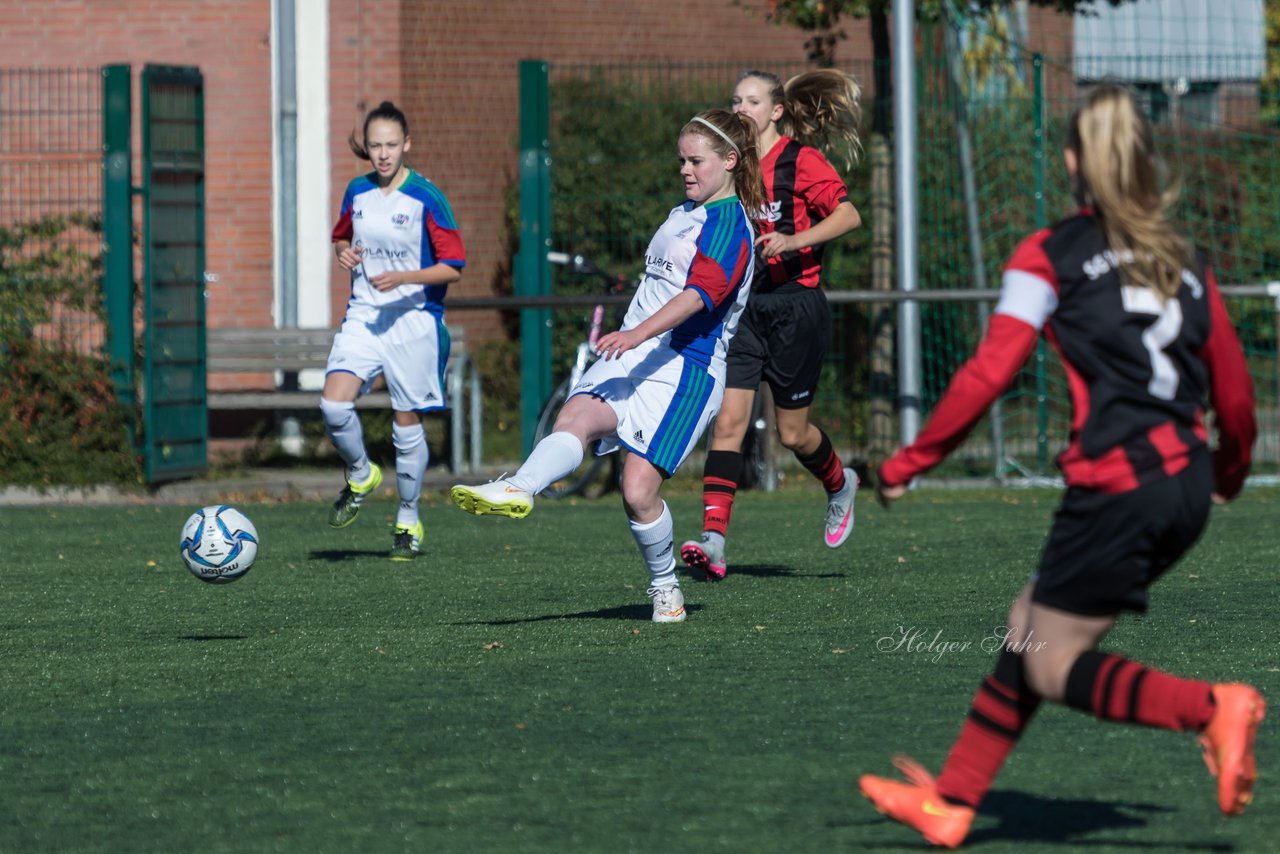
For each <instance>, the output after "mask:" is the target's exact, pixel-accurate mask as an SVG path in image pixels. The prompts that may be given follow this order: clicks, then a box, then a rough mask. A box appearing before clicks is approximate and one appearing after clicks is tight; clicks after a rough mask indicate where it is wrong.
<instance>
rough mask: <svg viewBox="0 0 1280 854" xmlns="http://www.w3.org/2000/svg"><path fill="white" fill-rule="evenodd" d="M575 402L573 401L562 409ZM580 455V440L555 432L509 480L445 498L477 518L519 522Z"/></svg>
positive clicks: (459, 488)
mask: <svg viewBox="0 0 1280 854" xmlns="http://www.w3.org/2000/svg"><path fill="white" fill-rule="evenodd" d="M584 397H585V395H584ZM577 399H578V398H573V400H571V401H570V402H569V403H568V404H565V408H566V409H568V408H569V406H571V405H573V401H574V400H577ZM602 405H604V404H602ZM606 411H608V410H606ZM583 452H584V448H583V440H581V439H579V438H578V437H577V436H575V435H574V434H572V433H569V432H566V431H561V430H557V431H556V432H555V433H552V434H551V435H550V436H547V437H546V438H544V439H543V440H542V441H541V442H539V443H538V444H537V445H536V446H535V447H534V449H533V452H532V453H531V454H529V459H527V460H525V461H524V463H523V464H522V465H521V466H520V469H519V471H517V472H516V473H515V474H513V475H512V476H511V477H510V478H507V477H505V476H504V477H500V478H498V479H497V480H495V481H493V482H492V483H486V484H484V485H482V486H461V485H460V486H455V487H454V488H453V489H452V490H450V491H449V495H450V497H452V498H453V503H454V504H457V505H458V506H459V507H461V508H462V509H463V510H466V511H467V512H468V513H474V514H475V515H477V516H509V517H511V518H512V519H523V518H524V517H525V516H528V515H529V513H530V512H531V511H532V510H533V496H535V495H537V494H538V493H540V492H542V490H544V489H546V488H547V487H548V486H550V485H551V484H553V483H555V482H556V481H557V480H559V479H560V478H562V477H564V476H565V475H567V474H568V473H569V472H571V471H573V470H574V469H576V468H577V467H578V466H580V465H582V455H583Z"/></svg>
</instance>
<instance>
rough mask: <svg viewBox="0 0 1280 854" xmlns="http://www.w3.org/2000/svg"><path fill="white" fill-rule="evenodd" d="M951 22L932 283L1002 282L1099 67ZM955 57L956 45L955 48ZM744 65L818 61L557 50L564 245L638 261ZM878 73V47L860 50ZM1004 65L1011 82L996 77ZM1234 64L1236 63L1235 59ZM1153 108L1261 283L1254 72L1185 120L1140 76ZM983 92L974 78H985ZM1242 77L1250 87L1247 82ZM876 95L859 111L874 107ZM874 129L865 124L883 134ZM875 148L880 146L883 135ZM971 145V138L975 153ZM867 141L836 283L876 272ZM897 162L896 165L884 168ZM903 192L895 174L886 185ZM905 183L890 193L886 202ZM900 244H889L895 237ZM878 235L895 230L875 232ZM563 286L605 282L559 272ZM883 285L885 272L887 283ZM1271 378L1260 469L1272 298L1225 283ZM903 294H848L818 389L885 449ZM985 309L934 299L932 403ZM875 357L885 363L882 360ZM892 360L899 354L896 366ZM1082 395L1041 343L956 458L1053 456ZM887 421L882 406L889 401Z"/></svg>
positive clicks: (926, 179)
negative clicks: (592, 60) (957, 28)
mask: <svg viewBox="0 0 1280 854" xmlns="http://www.w3.org/2000/svg"><path fill="white" fill-rule="evenodd" d="M945 36H946V34H945V32H943V30H942V28H941V27H935V28H926V29H925V31H924V42H925V44H932V45H934V46H935V48H936V49H935V50H927V51H924V54H923V56H924V58H923V59H922V60H921V62H920V64H919V67H918V74H917V81H916V83H917V88H918V92H919V94H920V98H919V104H920V119H919V139H920V151H919V155H918V156H919V161H918V166H919V175H918V182H919V190H920V212H921V213H920V235H921V240H920V246H921V248H920V254H921V257H920V261H919V271H920V287H921V288H925V289H940V290H950V289H968V288H974V287H981V286H983V283H985V285H986V286H987V287H991V288H998V287H999V285H1000V274H1001V269H1002V267H1003V264H1004V263H1005V261H1006V260H1007V259H1008V257H1009V255H1010V253H1011V252H1012V250H1013V249H1014V247H1015V246H1016V245H1017V243H1018V241H1020V240H1021V239H1022V238H1023V237H1025V236H1027V235H1028V234H1030V233H1031V232H1032V231H1034V230H1035V229H1036V228H1038V227H1040V226H1043V225H1046V224H1049V223H1051V222H1052V221H1053V220H1055V219H1057V218H1058V217H1060V216H1062V215H1065V214H1067V213H1069V212H1070V210H1071V209H1072V201H1071V198H1070V195H1069V191H1068V186H1067V179H1066V174H1065V170H1064V169H1063V167H1062V164H1061V157H1060V153H1059V152H1060V150H1061V146H1062V141H1063V139H1064V128H1065V123H1066V121H1067V119H1068V117H1069V116H1070V113H1071V111H1072V109H1074V107H1075V105H1076V103H1077V102H1078V99H1079V97H1080V94H1081V93H1082V92H1083V91H1085V90H1086V89H1087V87H1088V85H1089V81H1087V80H1080V79H1077V78H1076V76H1075V67H1074V66H1073V63H1072V62H1071V60H1070V59H1068V58H1058V57H1048V58H1045V57H1039V56H1026V55H1017V54H1014V55H1013V59H1009V60H1008V61H1007V62H1006V63H1005V65H1004V67H1003V68H999V67H997V68H996V69H995V71H994V72H993V71H992V69H991V68H990V67H987V68H985V69H983V71H982V74H983V79H982V80H977V79H976V78H975V74H976V72H975V71H974V70H973V68H972V67H971V66H966V65H964V64H963V63H961V64H958V65H957V64H949V63H948V62H947V56H948V54H947V51H946V47H947V45H946V41H945ZM953 55H954V53H953ZM746 67H760V68H764V69H767V70H770V71H774V72H775V73H778V74H780V75H781V76H783V77H784V79H785V78H786V77H787V76H789V75H790V74H793V73H797V72H799V71H802V70H803V69H804V66H803V65H800V64H796V63H791V64H787V63H779V62H768V61H764V60H762V61H761V62H759V63H754V64H751V66H746V65H743V64H741V63H735V64H732V65H729V64H711V63H699V64H684V65H671V64H665V65H639V64H636V65H612V66H599V65H592V66H567V65H566V66H557V65H552V66H551V68H550V73H549V79H550V86H549V91H550V98H549V100H550V150H551V155H552V160H553V167H552V170H551V173H552V174H551V235H552V242H553V243H554V245H555V247H556V248H558V249H563V250H566V251H570V252H581V253H583V254H586V255H588V256H590V257H592V258H594V259H595V260H597V262H599V263H600V264H601V266H605V267H609V268H611V269H615V270H619V271H625V272H630V273H636V272H638V271H639V270H640V269H641V266H642V258H643V253H644V248H645V246H646V244H647V241H648V239H649V237H650V236H651V235H652V232H653V230H654V229H655V228H656V227H657V225H658V224H660V223H661V221H662V220H663V218H664V217H665V214H666V212H667V211H668V210H669V209H670V207H671V206H672V205H674V204H676V203H678V202H679V201H681V200H682V195H681V193H680V184H679V182H678V177H677V174H676V171H677V163H676V160H675V156H674V146H675V139H674V134H675V133H676V132H677V130H678V129H679V127H680V126H681V125H682V124H683V122H684V121H686V120H687V119H688V117H689V116H690V115H692V114H693V113H694V112H696V111H698V110H702V109H706V108H708V107H711V106H722V105H725V104H726V103H727V101H728V98H729V94H730V92H731V90H732V87H733V85H734V83H735V81H736V80H737V78H738V76H739V75H740V73H741V72H742V71H743V70H745V68H746ZM844 69H845V70H847V71H849V72H850V73H852V74H853V75H854V76H855V77H856V78H857V79H858V80H859V81H860V82H862V83H863V85H864V87H867V86H869V84H870V81H871V79H872V75H871V67H870V65H869V64H865V63H864V64H857V65H846V66H844ZM993 73H994V74H997V75H998V74H1003V75H1004V79H1003V81H1001V85H992V81H993V79H994V78H993ZM1224 73H1225V72H1224ZM1137 88H1138V89H1139V91H1140V93H1141V94H1142V96H1143V101H1144V106H1145V108H1146V109H1147V110H1148V111H1149V113H1150V114H1151V115H1152V116H1153V118H1154V120H1155V122H1156V127H1157V133H1158V144H1159V146H1160V147H1161V150H1162V151H1163V152H1164V154H1165V156H1166V158H1167V160H1168V162H1169V166H1170V168H1171V170H1172V175H1173V177H1175V178H1177V179H1179V181H1180V184H1181V187H1182V196H1181V203H1180V205H1179V207H1178V208H1177V211H1176V213H1177V216H1178V218H1179V220H1180V221H1181V222H1182V223H1183V224H1184V225H1185V227H1186V229H1187V230H1188V231H1189V233H1190V234H1191V235H1192V236H1193V238H1194V239H1195V240H1196V242H1197V243H1198V244H1199V245H1201V246H1202V247H1203V248H1204V249H1206V250H1207V251H1208V252H1209V253H1210V255H1211V257H1212V260H1213V263H1214V266H1215V269H1216V272H1217V275H1218V279H1219V281H1220V282H1221V283H1224V284H1237V283H1238V284H1256V283H1260V282H1265V281H1267V280H1268V279H1269V278H1272V277H1278V276H1277V270H1280V158H1277V157H1276V156H1275V152H1276V151H1277V150H1278V149H1277V143H1280V133H1277V129H1276V128H1274V127H1270V126H1267V125H1265V124H1264V123H1263V121H1262V119H1261V118H1260V117H1261V116H1264V115H1266V110H1267V108H1268V106H1269V105H1268V104H1266V103H1263V98H1262V97H1261V96H1260V95H1259V94H1258V91H1257V88H1256V86H1255V87H1254V88H1253V89H1250V88H1249V87H1248V86H1241V85H1239V84H1233V86H1232V87H1227V88H1224V89H1221V91H1220V92H1219V94H1220V96H1221V103H1220V104H1218V105H1217V106H1215V107H1213V109H1211V110H1209V111H1207V112H1206V111H1205V110H1204V109H1201V111H1200V112H1199V113H1197V114H1196V115H1195V116H1193V117H1191V118H1188V117H1187V114H1186V112H1185V111H1179V110H1178V109H1176V105H1173V106H1172V107H1171V105H1170V103H1169V101H1168V98H1167V97H1166V98H1165V100H1163V101H1162V100H1161V97H1160V96H1158V93H1160V92H1163V90H1162V89H1160V88H1159V87H1154V88H1153V87H1151V86H1143V85H1139V86H1137ZM975 93H980V94H975ZM1242 93H1243V94H1242ZM875 106H876V105H875V99H874V97H873V96H869V97H866V98H864V102H863V115H864V120H869V118H870V116H871V115H873V113H874V111H875ZM870 138H871V134H870V129H869V128H868V130H867V133H865V134H864V142H867V143H870V141H871V139H870ZM868 148H871V146H870V144H869V145H868ZM966 148H967V150H968V152H969V156H968V157H965V156H964V152H965V150H966ZM874 159H875V158H874V157H872V156H864V157H863V158H862V160H861V161H860V162H859V163H858V164H857V165H855V166H854V167H853V168H852V169H850V170H848V171H846V172H845V177H846V182H847V184H848V186H849V189H850V194H851V198H852V201H853V202H854V204H855V205H856V206H857V207H858V209H859V211H860V212H861V213H862V216H863V221H864V225H863V227H862V228H861V229H860V230H859V231H858V232H855V234H854V235H852V236H851V237H850V238H848V239H846V240H843V241H841V242H840V243H839V244H838V245H835V246H832V247H829V249H828V254H827V256H826V271H825V275H824V282H825V284H826V286H827V288H828V289H829V290H831V291H840V290H849V289H854V290H856V289H869V288H871V287H872V286H873V273H872V263H871V258H872V254H873V251H872V250H873V247H872V236H873V235H874V234H875V233H876V232H877V218H878V217H884V216H892V210H891V208H890V203H889V202H887V201H886V200H885V199H884V198H883V197H877V198H875V199H873V197H872V194H871V185H872V183H873V181H874V180H875V179H876V178H877V175H876V174H875V170H876V167H875V166H874V165H873V163H872V161H873V160H874ZM880 177H881V178H883V175H881V176H880ZM890 192H891V191H890ZM890 201H891V200H890ZM890 245H891V244H890ZM880 248H881V249H883V247H880ZM555 275H556V277H557V278H556V281H555V285H554V290H555V292H556V293H578V292H582V291H584V290H588V289H590V288H592V287H594V286H595V285H594V283H590V282H583V281H577V280H574V278H573V277H572V276H571V274H567V273H565V272H563V271H561V270H557V271H556V273H555ZM880 284H881V285H883V283H882V282H881V283H880ZM1228 307H1229V309H1230V310H1231V312H1232V315H1233V318H1234V319H1235V321H1236V323H1237V325H1238V327H1239V329H1240V332H1241V335H1242V338H1243V339H1244V342H1245V346H1246V350H1247V352H1248V355H1249V359H1250V365H1251V370H1252V372H1253V377H1254V380H1255V384H1256V386H1257V392H1258V401H1259V417H1260V425H1261V428H1262V439H1261V440H1260V443H1259V446H1258V457H1259V470H1260V471H1270V470H1275V468H1276V466H1277V463H1278V462H1280V448H1278V447H1277V444H1278V443H1280V440H1278V439H1277V434H1278V433H1280V424H1278V423H1277V416H1276V406H1277V376H1278V374H1280V371H1278V369H1277V352H1276V313H1275V305H1274V303H1273V301H1272V300H1271V299H1269V298H1266V297H1250V298H1235V297H1232V298H1229V300H1228ZM588 312H589V310H583V309H578V310H573V311H569V310H562V311H557V312H555V313H554V322H553V325H554V328H555V335H554V339H553V348H552V351H553V364H554V365H555V367H554V369H553V370H554V372H555V373H557V374H559V373H560V372H561V371H562V370H563V366H564V364H565V362H566V361H567V359H568V358H569V356H570V354H571V347H572V345H573V344H574V343H575V342H576V341H577V340H579V338H580V336H581V333H582V330H583V329H585V326H586V322H587V315H588ZM893 317H894V313H893V312H888V311H887V310H886V309H885V308H884V307H882V306H876V305H868V304H863V303H859V304H837V305H836V307H835V338H834V346H833V349H832V353H831V356H830V359H829V364H828V367H827V374H826V375H825V376H824V381H823V389H822V392H821V395H820V398H819V400H818V401H817V402H816V403H815V418H816V420H818V421H819V423H821V424H822V426H823V427H824V428H825V429H827V430H828V432H830V433H831V434H832V436H833V438H834V439H835V440H836V441H837V443H838V445H839V446H840V447H842V448H843V449H846V451H847V452H849V453H851V454H852V455H854V456H858V455H863V456H869V457H872V458H875V457H877V456H879V454H881V453H883V451H884V449H885V446H886V444H889V445H891V444H892V441H896V435H897V434H896V425H890V426H891V433H892V439H891V440H890V439H887V438H886V436H885V435H884V434H885V433H886V432H889V431H886V429H885V426H884V425H883V424H880V425H878V426H877V423H876V417H875V415H876V410H877V407H878V406H879V407H884V406H885V405H886V401H887V400H891V399H892V397H893V394H894V393H893V385H894V384H893V382H892V381H891V380H892V378H891V377H886V376H884V375H883V374H884V372H885V371H886V370H887V371H889V372H890V373H891V372H892V371H893V370H896V367H892V365H893V364H894V363H893V362H892V360H886V359H885V358H884V354H883V353H880V354H879V356H877V351H878V350H883V349H884V333H885V331H886V329H888V330H889V331H891V324H892V319H893ZM984 317H985V309H984V308H983V307H981V306H978V305H975V304H974V303H964V302H939V303H925V304H924V305H923V306H922V311H921V320H922V325H923V329H922V332H923V335H922V337H923V344H924V348H925V350H924V353H923V360H922V361H923V364H924V366H925V367H924V370H925V375H924V377H923V384H922V388H923V393H924V404H925V409H926V411H927V410H928V409H930V408H931V407H932V406H933V405H934V404H935V403H936V402H937V399H938V396H939V395H940V394H941V392H942V390H943V389H944V388H945V385H946V383H947V381H948V380H949V379H950V377H951V376H952V375H953V374H954V372H955V370H956V369H957V368H958V367H959V366H960V364H962V362H963V360H964V359H965V358H967V356H968V355H969V354H970V353H971V352H972V350H973V347H974V344H975V343H976V341H977V338H978V337H979V335H980V333H981V329H982V325H983V321H984ZM877 358H879V363H878V364H876V359H877ZM886 364H887V365H890V366H891V367H888V368H886V367H885V365H886ZM1069 407H1070V401H1069V396H1068V394H1067V388H1066V383H1065V379H1064V377H1063V376H1062V373H1061V370H1060V368H1059V367H1058V365H1057V359H1056V357H1054V356H1052V355H1051V354H1046V353H1044V352H1043V351H1042V352H1040V353H1039V354H1038V355H1037V357H1036V358H1035V359H1033V360H1032V361H1031V362H1030V363H1029V365H1028V366H1027V368H1026V369H1025V370H1024V371H1023V373H1022V375H1021V376H1019V378H1018V379H1017V381H1016V382H1015V383H1014V384H1013V386H1012V387H1011V389H1010V391H1009V393H1008V394H1007V395H1006V397H1005V398H1004V400H1003V401H1002V403H1001V406H1000V408H999V410H998V411H997V413H996V414H995V415H994V416H993V418H994V419H995V421H994V423H991V422H988V423H985V424H983V425H982V426H980V427H979V428H978V429H977V430H975V431H974V434H973V436H972V438H971V439H970V441H969V442H968V443H967V445H966V447H964V448H963V449H962V450H961V451H960V452H959V453H958V454H956V455H954V457H953V462H952V463H951V464H950V466H951V468H950V469H947V470H946V471H947V472H948V473H953V474H962V473H966V474H981V475H989V474H992V473H997V474H1001V475H1005V474H1016V473H1023V474H1031V475H1047V474H1053V473H1054V469H1053V456H1054V454H1056V453H1057V452H1058V451H1059V450H1061V449H1062V448H1063V447H1064V446H1065V444H1066V441H1067V431H1068V427H1069V425H1068V418H1069ZM882 420H883V419H882Z"/></svg>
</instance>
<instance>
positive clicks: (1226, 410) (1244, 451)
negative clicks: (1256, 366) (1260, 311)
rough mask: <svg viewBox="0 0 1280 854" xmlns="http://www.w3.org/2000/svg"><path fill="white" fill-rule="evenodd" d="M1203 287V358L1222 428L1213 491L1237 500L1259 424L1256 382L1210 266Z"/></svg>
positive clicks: (1213, 404) (1216, 414) (1210, 391)
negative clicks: (1206, 304) (1205, 336)
mask: <svg viewBox="0 0 1280 854" xmlns="http://www.w3.org/2000/svg"><path fill="white" fill-rule="evenodd" d="M1206 273H1207V275H1206V276H1205V288H1206V290H1207V296H1208V300H1209V338H1208V340H1207V341H1205V345H1204V348H1203V349H1202V350H1201V351H1200V358H1201V359H1203V360H1204V363H1205V365H1207V366H1208V368H1209V400H1210V405H1211V406H1212V407H1213V411H1214V416H1215V422H1216V424H1217V428H1218V447H1217V450H1215V451H1214V453H1213V468H1214V475H1215V481H1216V486H1215V491H1216V492H1217V493H1218V494H1219V495H1221V496H1222V497H1223V498H1234V497H1235V496H1237V495H1239V494H1240V489H1241V488H1242V487H1243V486H1244V479H1245V476H1246V475H1248V474H1249V466H1250V464H1251V462H1252V459H1253V440H1254V438H1255V437H1256V436H1257V432H1258V427H1257V422H1256V421H1255V417H1254V400H1253V381H1252V380H1250V378H1249V366H1248V365H1247V364H1246V363H1245V359H1244V350H1243V349H1242V348H1241V347H1240V339H1239V338H1238V337H1237V336H1236V330H1235V328H1234V327H1233V326H1232V325H1231V319H1230V318H1229V317H1228V316H1227V307H1226V305H1225V303H1223V301H1222V294H1221V293H1220V292H1219V291H1218V281H1217V279H1216V278H1215V277H1214V275H1213V270H1211V269H1207V270H1206Z"/></svg>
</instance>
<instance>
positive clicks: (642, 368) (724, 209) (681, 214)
mask: <svg viewBox="0 0 1280 854" xmlns="http://www.w3.org/2000/svg"><path fill="white" fill-rule="evenodd" d="M677 152H678V155H679V159H680V164H681V166H680V175H681V178H682V180H683V182H684V188H685V197H686V201H685V202H684V203H683V204H681V205H678V206H677V207H675V208H674V209H672V211H671V213H670V214H669V215H668V217H667V221H666V222H665V223H663V225H662V227H661V228H659V229H658V231H657V233H656V234H655V235H654V237H653V240H652V241H650V243H649V248H648V250H646V252H645V273H644V279H643V281H642V282H641V283H640V286H639V288H638V290H637V292H636V295H635V297H634V298H633V299H632V301H631V305H630V307H629V308H628V310H627V314H626V317H625V318H624V320H623V323H622V328H621V329H620V330H618V331H617V332H611V333H609V334H608V335H604V336H602V337H601V338H600V340H599V342H598V343H597V352H598V353H599V354H600V360H599V361H597V362H596V363H595V364H594V365H592V366H591V368H590V369H588V371H587V373H586V374H585V376H583V378H582V381H581V382H580V383H579V384H578V385H577V387H575V388H574V389H573V390H572V391H571V392H570V397H569V400H568V401H567V402H566V403H565V406H564V408H563V409H562V410H561V411H560V414H559V416H558V417H557V419H556V423H555V428H554V431H553V432H552V433H551V435H549V436H547V437H546V438H545V439H543V440H542V441H541V442H539V443H538V446H537V447H536V448H534V449H533V453H532V454H530V456H529V459H528V460H526V461H525V462H524V464H523V465H522V466H521V467H520V469H519V471H517V472H516V473H515V474H514V475H513V476H511V477H510V478H506V479H503V480H497V481H494V482H492V483H488V484H484V485H482V486H455V487H454V488H453V491H452V496H453V500H454V502H455V503H456V504H458V506H460V507H462V508H463V509H464V510H467V511H469V512H472V513H475V514H477V515H502V516H510V517H512V518H522V517H524V516H526V515H528V513H529V511H530V510H532V509H533V496H535V495H537V494H538V493H539V492H541V491H542V490H543V489H545V488H546V487H547V486H549V485H550V484H552V483H554V482H555V481H557V480H559V479H560V478H562V477H564V476H565V475H566V474H568V473H569V472H571V471H573V470H574V469H576V468H577V467H578V465H579V464H580V463H581V462H582V457H583V454H584V453H585V449H586V448H587V447H589V446H590V445H591V444H592V443H593V442H596V441H597V440H602V443H601V451H600V452H601V453H608V452H609V451H612V450H615V449H617V448H618V447H625V448H627V449H628V450H629V451H631V453H630V455H629V456H628V457H627V461H626V464H625V467H624V469H623V475H622V497H623V503H624V507H625V509H626V511H627V516H628V518H629V520H630V526H631V533H632V535H633V536H634V537H635V540H636V544H637V545H638V546H639V547H640V554H641V556H642V557H643V559H644V562H645V566H646V568H647V569H648V572H649V597H650V598H651V599H652V600H653V621H654V622H660V623H666V622H678V621H681V620H683V619H684V618H685V606H684V595H683V593H682V592H681V590H680V584H679V581H678V580H677V578H676V561H675V554H674V542H673V536H672V521H671V512H670V511H669V510H668V509H667V505H666V502H664V501H663V500H662V496H661V489H662V482H663V481H664V480H665V479H666V478H668V477H670V476H671V475H672V474H673V473H675V471H676V469H677V468H678V467H679V465H680V463H681V462H682V461H683V460H684V459H685V457H686V456H688V454H689V451H690V450H692V448H693V446H694V445H695V444H696V443H697V441H698V439H699V437H700V436H701V435H702V434H703V432H704V431H705V430H706V428H707V425H708V424H709V423H710V422H711V419H712V418H714V417H715V414H716V412H717V411H718V410H719V408H720V402H721V400H722V399H723V397H724V379H725V353H726V351H727V349H728V342H729V340H730V339H731V338H732V337H733V333H734V330H735V329H736V328H737V323H738V318H739V316H740V315H741V313H742V310H743V308H744V306H745V305H746V302H747V292H748V290H749V289H750V286H751V279H752V274H753V271H754V252H753V242H754V239H755V234H754V231H753V230H752V227H751V222H750V219H749V217H748V215H747V211H749V210H750V211H755V210H760V209H761V207H762V205H763V200H764V184H763V181H762V180H761V177H760V159H759V154H758V152H757V145H756V130H755V125H754V124H753V123H752V122H751V121H750V120H748V119H741V118H739V117H737V116H735V115H733V114H732V113H729V112H728V111H726V110H710V111H707V112H704V113H701V114H699V115H697V116H695V117H694V118H693V119H692V120H691V121H690V122H689V123H688V124H686V125H685V126H684V127H683V128H682V129H681V131H680V136H679V142H678V144H677Z"/></svg>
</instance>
